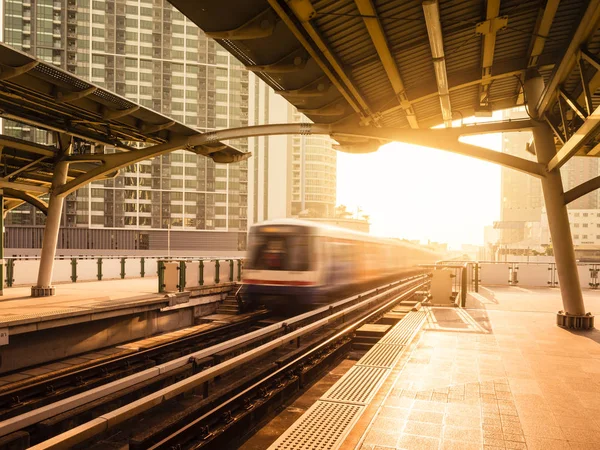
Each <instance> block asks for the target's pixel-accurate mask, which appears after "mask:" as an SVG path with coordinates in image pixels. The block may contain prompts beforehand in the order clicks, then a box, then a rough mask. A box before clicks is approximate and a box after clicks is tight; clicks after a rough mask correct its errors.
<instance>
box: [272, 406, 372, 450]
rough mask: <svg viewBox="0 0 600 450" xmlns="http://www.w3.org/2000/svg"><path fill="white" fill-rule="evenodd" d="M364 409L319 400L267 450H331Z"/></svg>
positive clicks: (344, 435) (342, 438) (339, 442)
mask: <svg viewBox="0 0 600 450" xmlns="http://www.w3.org/2000/svg"><path fill="white" fill-rule="evenodd" d="M364 408H365V407H364V406H360V405H349V404H346V403H332V402H324V401H321V400H319V401H317V403H315V404H314V405H313V406H311V408H310V409H309V410H308V411H306V413H304V415H303V416H302V417H301V418H300V419H299V420H298V421H296V423H294V425H292V427H291V428H289V429H288V430H287V431H286V432H285V433H283V434H282V435H281V436H280V437H279V439H277V441H275V443H273V445H271V446H270V447H269V450H275V449H282V450H283V449H286V450H287V449H290V450H291V449H294V450H296V449H298V450H300V449H319V450H334V449H336V448H338V447H339V445H340V444H341V443H342V441H343V440H344V438H345V437H346V434H347V433H348V432H349V431H350V430H351V429H352V427H353V426H354V423H355V422H356V421H357V420H358V418H359V417H360V415H361V414H362V412H363V409H364Z"/></svg>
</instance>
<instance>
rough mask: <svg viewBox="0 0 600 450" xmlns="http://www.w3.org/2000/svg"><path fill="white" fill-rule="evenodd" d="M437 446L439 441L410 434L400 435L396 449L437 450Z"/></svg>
mask: <svg viewBox="0 0 600 450" xmlns="http://www.w3.org/2000/svg"><path fill="white" fill-rule="evenodd" d="M439 446H440V440H439V439H435V438H430V437H423V436H415V435H412V434H403V435H401V436H400V439H399V440H398V444H397V448H398V449H403V450H438V448H439Z"/></svg>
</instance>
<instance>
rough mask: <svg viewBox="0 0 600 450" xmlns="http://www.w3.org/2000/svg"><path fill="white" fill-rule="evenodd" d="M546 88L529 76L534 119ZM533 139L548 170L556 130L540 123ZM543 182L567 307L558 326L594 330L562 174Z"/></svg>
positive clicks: (536, 77) (528, 94) (527, 86)
mask: <svg viewBox="0 0 600 450" xmlns="http://www.w3.org/2000/svg"><path fill="white" fill-rule="evenodd" d="M543 87H544V81H543V79H542V77H541V76H540V75H539V73H538V72H537V71H535V72H528V73H527V77H526V81H525V89H524V92H525V98H526V99H527V103H528V105H529V112H530V114H531V115H532V117H533V118H534V119H538V117H537V111H533V109H534V108H535V105H537V103H538V100H539V96H540V95H541V92H542V91H543ZM533 138H534V142H535V151H536V157H537V160H538V162H539V163H542V164H544V165H546V166H547V165H548V163H549V162H550V160H551V159H552V158H553V157H554V156H555V155H556V144H555V143H554V134H553V132H552V129H551V128H550V126H549V125H548V124H547V123H546V122H543V121H540V120H536V126H535V127H534V128H533ZM541 181H542V191H543V193H544V202H545V205H546V212H547V214H548V225H549V228H550V236H551V237H552V247H553V249H554V259H555V261H556V269H557V271H558V280H559V287H560V293H561V296H562V301H563V306H564V311H559V312H558V314H557V319H556V320H557V325H559V326H561V327H565V328H577V329H587V328H593V326H594V318H593V316H592V315H591V314H589V313H588V314H586V312H585V306H584V304H583V295H582V293H581V285H580V283H579V273H578V272H577V262H576V260H575V250H574V248H573V238H572V236H571V226H570V223H569V215H568V212H567V206H566V204H565V200H564V191H563V184H562V178H561V174H560V170H558V169H557V170H554V171H551V172H548V173H547V174H546V176H545V177H543V178H542V179H541Z"/></svg>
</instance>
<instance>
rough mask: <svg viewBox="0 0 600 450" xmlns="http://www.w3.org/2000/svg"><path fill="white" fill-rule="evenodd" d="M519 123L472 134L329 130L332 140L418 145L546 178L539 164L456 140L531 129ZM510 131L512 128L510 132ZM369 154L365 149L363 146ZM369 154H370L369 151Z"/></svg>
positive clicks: (482, 128) (526, 123)
mask: <svg viewBox="0 0 600 450" xmlns="http://www.w3.org/2000/svg"><path fill="white" fill-rule="evenodd" d="M519 122H522V123H519V124H516V125H513V124H511V123H510V122H498V123H495V124H481V125H478V126H474V127H473V128H474V129H475V130H476V132H473V131H475V130H473V131H471V130H469V128H470V127H457V128H440V129H433V130H431V129H420V130H407V129H393V128H385V127H382V128H372V127H371V128H369V129H366V130H362V129H358V128H356V127H354V128H351V127H348V128H340V129H336V128H333V132H332V137H333V139H336V134H339V135H344V136H357V137H361V136H368V137H372V138H373V139H379V140H383V141H388V142H389V141H396V142H404V143H407V144H414V145H421V146H425V147H430V148H436V149H438V150H443V151H447V152H451V153H457V154H460V155H464V156H469V157H471V158H476V159H481V160H483V161H487V162H491V163H494V164H499V165H501V166H505V167H509V168H511V169H515V170H518V171H520V172H524V173H527V174H529V175H532V176H535V177H538V178H542V177H544V176H545V175H546V171H545V167H544V165H543V164H540V163H537V162H534V161H530V160H527V159H523V158H519V157H517V156H513V155H509V154H507V153H501V152H496V151H494V150H489V149H487V148H482V147H479V146H476V145H471V144H467V143H465V142H461V141H460V140H459V138H460V136H465V135H469V134H480V133H493V132H499V131H501V130H514V131H516V130H520V129H521V130H526V129H531V127H532V126H533V123H532V122H531V121H529V120H525V121H519ZM513 127H514V128H513ZM364 147H365V148H366V150H367V151H370V149H369V148H368V146H364ZM371 151H372V150H371Z"/></svg>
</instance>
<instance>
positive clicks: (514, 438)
mask: <svg viewBox="0 0 600 450" xmlns="http://www.w3.org/2000/svg"><path fill="white" fill-rule="evenodd" d="M503 438H504V440H505V441H511V442H525V436H523V435H522V434H521V433H515V434H511V433H506V432H504V433H503Z"/></svg>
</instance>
